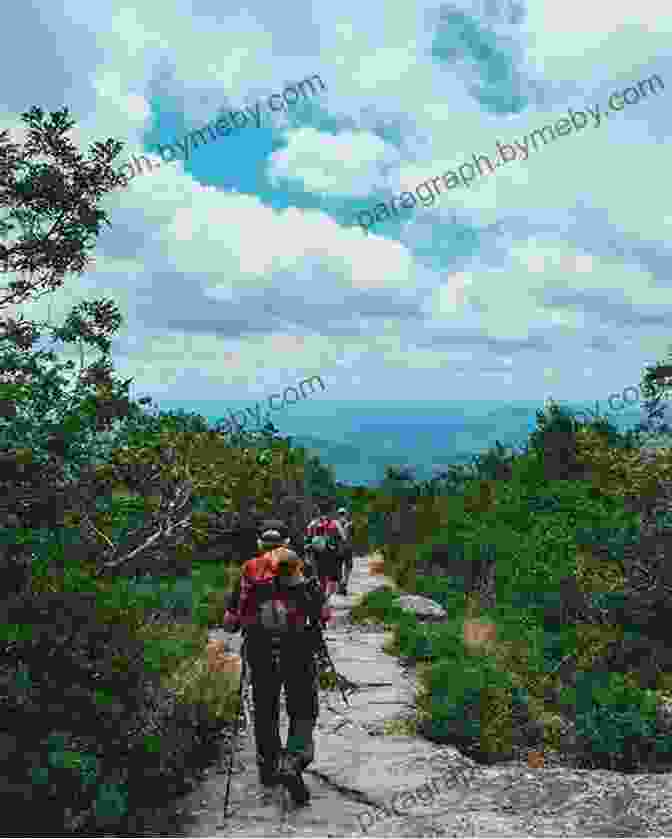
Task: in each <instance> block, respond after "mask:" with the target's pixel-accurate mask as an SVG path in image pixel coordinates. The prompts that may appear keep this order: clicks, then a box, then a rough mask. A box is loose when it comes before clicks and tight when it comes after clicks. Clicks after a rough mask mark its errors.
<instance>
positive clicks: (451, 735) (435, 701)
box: [421, 657, 527, 759]
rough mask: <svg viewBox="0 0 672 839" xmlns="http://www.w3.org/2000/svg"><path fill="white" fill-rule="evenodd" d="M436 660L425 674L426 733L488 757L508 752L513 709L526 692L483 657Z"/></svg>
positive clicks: (523, 703)
mask: <svg viewBox="0 0 672 839" xmlns="http://www.w3.org/2000/svg"><path fill="white" fill-rule="evenodd" d="M455 664H456V662H455V661H454V660H451V661H448V660H443V659H441V660H439V661H438V662H437V663H436V664H434V665H433V666H432V667H431V668H430V669H429V670H428V671H426V674H425V682H426V689H425V694H424V697H423V701H422V704H423V705H424V708H423V710H424V711H425V719H424V720H423V722H422V724H421V728H422V730H423V732H424V733H425V735H426V736H428V737H429V738H430V739H432V740H435V741H438V742H443V743H452V744H455V745H458V746H459V747H461V748H462V749H464V750H465V751H466V752H468V753H472V754H474V753H477V754H480V755H481V756H482V757H485V758H486V759H497V758H501V757H506V756H509V755H510V752H511V743H512V739H511V738H512V722H513V718H512V714H513V713H514V711H515V709H518V708H521V707H522V708H526V705H527V696H526V694H525V691H522V690H519V689H518V688H517V687H516V686H515V685H514V684H513V682H512V680H511V677H510V676H509V674H508V673H505V672H502V671H500V670H498V669H497V668H496V667H494V666H493V664H492V662H491V661H489V660H488V659H487V658H480V657H479V658H468V659H466V658H465V659H464V660H463V661H462V662H461V663H460V666H459V667H456V666H455Z"/></svg>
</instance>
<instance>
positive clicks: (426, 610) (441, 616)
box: [397, 594, 448, 621]
mask: <svg viewBox="0 0 672 839" xmlns="http://www.w3.org/2000/svg"><path fill="white" fill-rule="evenodd" d="M397 602H398V604H399V606H400V607H401V608H402V609H404V610H405V611H407V612H413V613H414V614H415V616H416V618H417V619H418V620H419V621H442V620H446V618H447V617H448V612H446V610H445V609H444V608H443V606H440V605H439V604H438V603H435V602H434V601H433V600H430V598H429V597H422V596H421V595H419V594H402V595H401V596H400V597H399V600H398V601H397Z"/></svg>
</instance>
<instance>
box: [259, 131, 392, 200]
mask: <svg viewBox="0 0 672 839" xmlns="http://www.w3.org/2000/svg"><path fill="white" fill-rule="evenodd" d="M398 158H399V155H398V153H397V152H395V151H394V150H393V149H391V148H389V147H387V146H386V145H385V143H384V142H383V141H382V140H380V139H379V138H378V137H375V136H374V135H373V134H370V133H368V132H364V131H344V132H342V133H340V134H338V135H337V136H334V135H332V134H326V133H324V132H321V131H316V130H315V129H314V128H312V127H310V126H307V127H304V128H299V129H298V130H297V131H293V132H290V133H289V136H288V145H287V147H286V148H284V149H280V150H279V151H276V152H274V154H272V155H271V157H270V159H269V178H270V180H271V183H273V184H274V185H275V186H277V185H278V184H279V183H281V182H282V181H283V180H288V181H299V182H300V184H301V186H302V187H303V188H304V189H305V190H306V191H308V192H317V193H320V194H322V195H324V194H329V195H339V196H344V195H349V196H358V197H359V196H361V197H366V196H367V195H369V194H370V193H371V191H372V190H373V189H375V188H376V186H378V185H379V184H378V183H377V181H378V180H379V179H378V176H377V173H376V170H377V167H380V166H381V165H383V164H387V165H389V164H391V163H392V162H393V161H396V160H398Z"/></svg>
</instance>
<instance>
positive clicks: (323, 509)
mask: <svg viewBox="0 0 672 839" xmlns="http://www.w3.org/2000/svg"><path fill="white" fill-rule="evenodd" d="M318 509H319V511H320V515H319V516H318V517H317V518H314V519H313V520H312V521H311V522H310V523H309V525H308V527H307V528H306V551H307V552H308V553H309V554H310V556H311V557H313V558H314V563H315V566H316V568H317V573H318V575H319V578H320V586H321V588H322V591H323V592H324V594H325V596H326V597H330V596H331V595H332V594H333V593H334V592H335V591H336V590H337V588H338V585H339V582H340V581H341V578H342V566H343V549H344V547H345V544H346V535H345V531H344V530H343V527H342V525H341V523H340V521H338V519H337V518H336V517H335V516H334V515H333V513H332V511H333V504H332V503H331V502H330V501H324V502H323V503H322V504H320V505H319V507H318Z"/></svg>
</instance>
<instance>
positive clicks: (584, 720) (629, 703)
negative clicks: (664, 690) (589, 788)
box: [576, 673, 669, 769]
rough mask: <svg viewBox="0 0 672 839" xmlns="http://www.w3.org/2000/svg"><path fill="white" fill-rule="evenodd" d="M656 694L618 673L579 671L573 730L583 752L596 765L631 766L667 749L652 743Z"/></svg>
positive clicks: (653, 740)
mask: <svg viewBox="0 0 672 839" xmlns="http://www.w3.org/2000/svg"><path fill="white" fill-rule="evenodd" d="M656 704H657V701H656V696H655V694H654V692H653V691H650V690H642V689H641V688H637V687H633V686H632V685H630V684H628V682H627V679H626V677H625V676H624V675H623V674H620V673H611V674H595V673H593V674H580V675H579V679H578V682H577V689H576V733H577V735H578V737H579V740H580V743H581V745H582V749H583V753H584V756H587V757H589V759H590V758H592V760H593V762H594V763H595V764H597V765H600V766H605V765H608V766H609V767H610V768H624V769H632V768H634V767H636V766H637V765H638V763H639V761H640V760H641V759H642V758H645V757H647V756H649V755H650V754H651V751H652V750H653V749H655V750H656V751H658V752H663V751H667V750H669V748H668V749H666V748H664V747H663V743H662V739H660V738H659V742H658V743H657V744H656V743H655V741H656V734H657V725H656Z"/></svg>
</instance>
